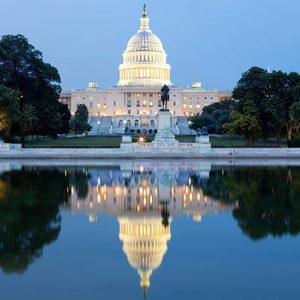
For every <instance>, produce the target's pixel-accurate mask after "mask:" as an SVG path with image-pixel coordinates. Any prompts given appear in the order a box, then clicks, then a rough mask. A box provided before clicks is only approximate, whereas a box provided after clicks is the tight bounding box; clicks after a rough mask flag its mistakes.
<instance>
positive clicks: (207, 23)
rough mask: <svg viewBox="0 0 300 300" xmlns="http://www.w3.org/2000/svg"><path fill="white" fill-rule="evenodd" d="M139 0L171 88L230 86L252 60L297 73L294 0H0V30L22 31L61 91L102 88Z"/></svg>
mask: <svg viewBox="0 0 300 300" xmlns="http://www.w3.org/2000/svg"><path fill="white" fill-rule="evenodd" d="M144 2H146V4H147V5H148V15H149V17H150V25H151V28H152V30H153V32H154V33H156V34H157V35H158V36H159V37H160V38H161V40H162V42H163V45H164V48H165V50H166V52H167V54H168V62H169V63H170V64H171V67H172V81H173V83H174V84H175V85H180V86H187V85H189V84H191V83H192V82H193V81H201V82H202V84H203V86H204V87H207V88H218V89H224V90H226V89H232V88H233V87H234V86H235V84H236V82H237V80H238V79H239V78H240V75H241V73H242V72H244V71H246V70H247V69H248V68H249V67H251V66H253V65H257V66H261V67H264V68H267V66H270V68H271V69H275V70H278V69H281V70H283V71H286V72H290V71H296V72H299V73H300V17H299V16H300V1H299V0H285V1H282V0H185V1H178V0H174V1H170V0H168V1H166V0H147V1H146V0H143V1H140V0H126V1H125V0H122V1H121V0H115V1H113V0H106V1H104V0H84V1H83V0H42V1H41V0H26V1H24V0H0V8H1V9H0V35H1V36H2V35H4V34H18V33H20V34H23V35H25V36H26V37H27V38H28V39H29V42H30V43H31V44H33V45H34V46H35V47H36V48H37V49H39V50H41V51H42V52H43V55H44V59H45V61H47V62H50V63H51V64H52V65H54V66H55V67H57V68H58V70H59V72H60V74H61V79H62V87H63V89H74V88H85V87H86V85H87V83H88V82H90V81H95V82H98V84H99V85H100V86H101V87H102V88H106V87H107V86H110V85H113V84H115V83H116V82H117V81H118V66H119V64H120V63H121V61H122V53H123V51H124V49H125V48H126V45H127V42H128V39H129V38H130V37H131V35H133V34H134V33H135V32H136V30H137V29H138V26H139V18H140V16H141V14H142V6H143V4H144Z"/></svg>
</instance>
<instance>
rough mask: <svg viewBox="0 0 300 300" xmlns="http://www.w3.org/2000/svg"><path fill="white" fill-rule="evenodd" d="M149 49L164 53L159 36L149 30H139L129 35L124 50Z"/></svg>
mask: <svg viewBox="0 0 300 300" xmlns="http://www.w3.org/2000/svg"><path fill="white" fill-rule="evenodd" d="M135 51H151V52H159V53H165V51H164V49H163V45H162V42H161V41H160V39H159V37H158V36H157V35H156V34H154V33H152V32H149V31H141V32H138V33H137V34H135V35H134V36H132V37H131V39H130V40H129V42H128V44H127V49H126V51H125V52H127V53H128V52H135Z"/></svg>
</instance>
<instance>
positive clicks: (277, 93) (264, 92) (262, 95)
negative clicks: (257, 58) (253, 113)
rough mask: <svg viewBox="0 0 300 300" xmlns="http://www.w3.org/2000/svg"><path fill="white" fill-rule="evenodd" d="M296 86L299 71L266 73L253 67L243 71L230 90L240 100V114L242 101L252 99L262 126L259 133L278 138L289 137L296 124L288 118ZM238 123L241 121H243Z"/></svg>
mask: <svg viewBox="0 0 300 300" xmlns="http://www.w3.org/2000/svg"><path fill="white" fill-rule="evenodd" d="M299 87H300V75H299V74H297V73H295V72H292V73H289V74H287V73H284V72H282V71H273V72H272V73H268V72H267V70H264V69H261V68H258V67H253V68H251V69H249V70H248V71H247V72H245V73H244V74H242V78H241V79H240V80H239V81H238V83H237V86H236V88H235V89H234V90H233V97H234V98H235V99H237V100H238V101H239V105H238V111H239V112H240V113H241V114H244V113H243V111H244V108H243V107H244V105H247V103H248V102H249V101H252V102H253V103H254V105H255V106H256V110H257V119H258V120H259V124H260V129H261V132H259V133H258V135H261V136H262V137H263V138H268V137H276V138H277V141H278V142H279V140H280V138H281V137H283V136H286V137H287V138H288V140H290V139H291V137H292V131H293V129H295V128H297V125H296V124H295V123H294V122H293V121H292V120H291V114H290V108H291V106H292V105H293V103H295V102H298V101H300V97H299V93H298V92H297V91H298V89H299ZM234 116H235V117H236V115H234ZM240 124H241V125H244V122H242V123H240ZM295 126H296V127H295ZM227 128H230V127H227Z"/></svg>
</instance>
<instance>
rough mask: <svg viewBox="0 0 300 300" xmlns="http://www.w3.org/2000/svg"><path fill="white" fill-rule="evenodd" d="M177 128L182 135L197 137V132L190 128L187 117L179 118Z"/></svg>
mask: <svg viewBox="0 0 300 300" xmlns="http://www.w3.org/2000/svg"><path fill="white" fill-rule="evenodd" d="M177 126H178V130H179V134H180V135H195V134H196V132H195V131H194V130H192V129H190V127H189V122H188V119H187V118H186V117H177Z"/></svg>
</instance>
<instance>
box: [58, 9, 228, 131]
mask: <svg viewBox="0 0 300 300" xmlns="http://www.w3.org/2000/svg"><path fill="white" fill-rule="evenodd" d="M164 84H166V85H168V86H169V87H170V88H171V91H170V101H169V103H168V108H169V110H170V112H171V113H172V115H173V120H172V125H173V130H174V133H175V134H189V133H190V130H189V129H188V121H187V117H188V116H191V115H193V114H196V113H201V111H202V109H203V107H204V106H206V105H209V104H211V103H214V102H217V101H221V100H222V99H224V98H229V97H231V94H230V93H229V92H220V91H218V90H205V89H204V88H202V86H201V83H199V82H196V83H193V84H192V86H191V87H190V88H186V89H185V88H182V87H178V86H174V85H173V84H172V81H171V66H170V65H169V64H168V63H167V54H166V52H165V50H164V47H163V44H162V42H161V40H160V39H159V37H158V36H157V35H155V34H154V33H153V32H152V30H151V29H150V27H149V18H148V16H147V12H146V7H144V13H143V16H142V17H141V18H140V28H139V30H138V32H137V33H136V34H135V35H133V36H132V37H131V38H130V40H129V42H128V44H127V48H126V50H125V52H124V53H123V63H122V64H121V65H120V66H119V81H118V83H117V85H116V86H112V87H110V88H107V89H106V90H102V89H100V88H99V87H98V85H97V84H96V83H89V85H88V88H87V89H86V90H74V91H72V92H71V93H70V94H68V93H62V95H61V100H62V101H65V102H68V101H69V105H70V110H71V113H72V114H74V113H75V111H76V109H77V106H78V105H79V104H85V105H86V107H87V108H88V110H89V115H90V124H91V125H92V127H93V129H92V131H91V133H90V134H112V133H123V132H124V127H125V126H126V125H127V126H128V127H129V128H130V130H131V131H132V133H142V132H144V133H154V132H155V131H156V128H157V117H156V115H157V113H158V111H159V110H160V108H161V106H162V104H161V101H160V90H161V87H162V86H163V85H164Z"/></svg>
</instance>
